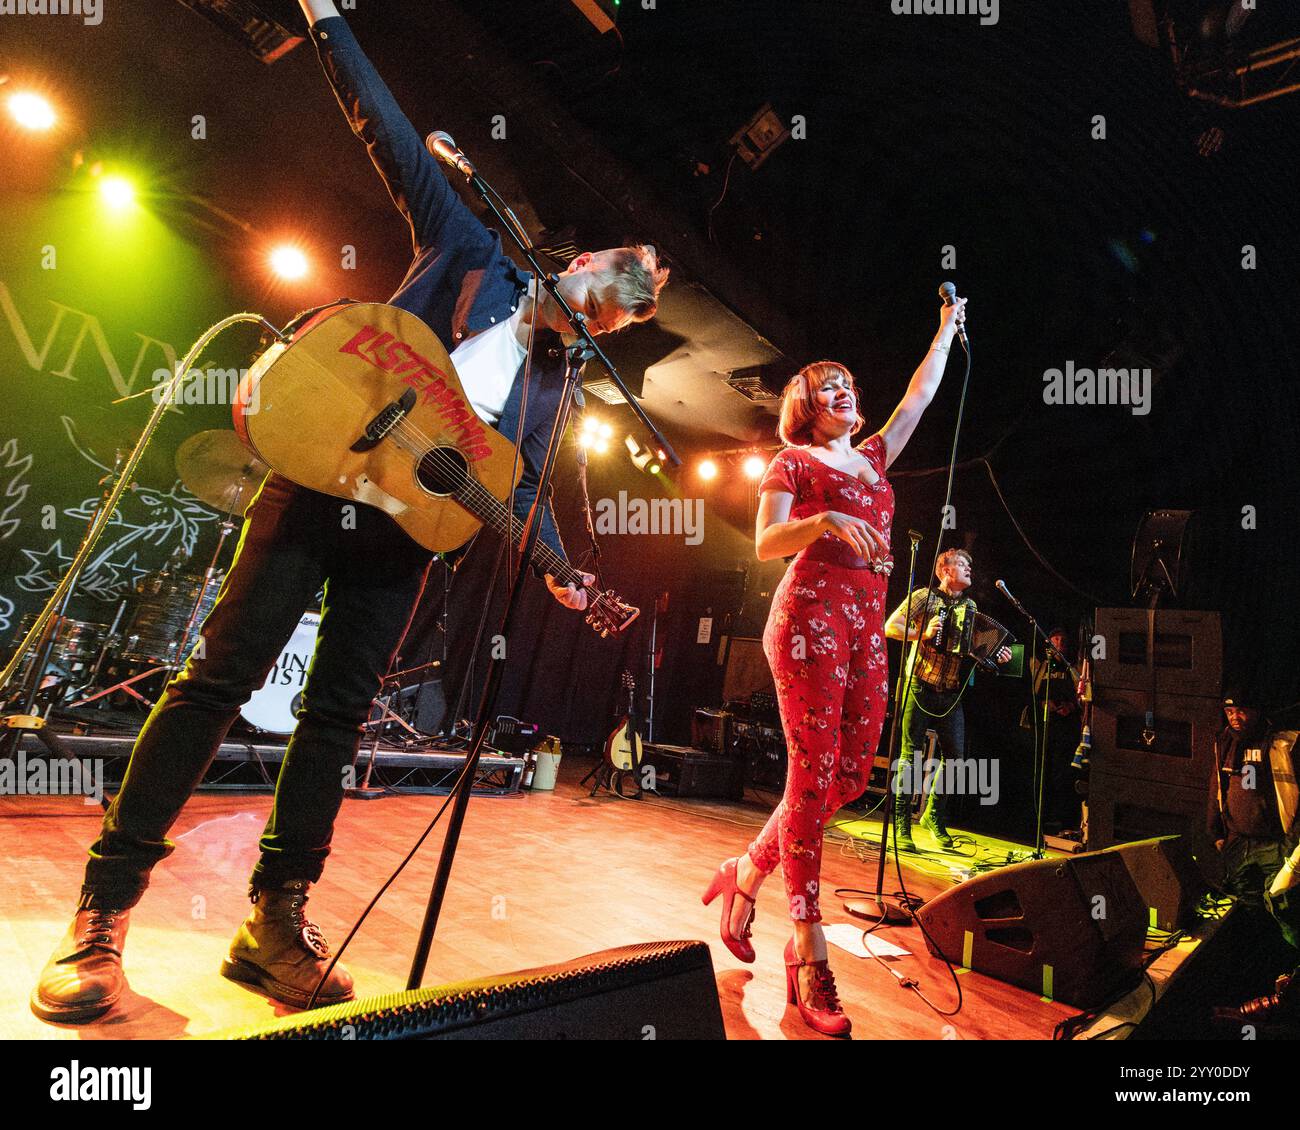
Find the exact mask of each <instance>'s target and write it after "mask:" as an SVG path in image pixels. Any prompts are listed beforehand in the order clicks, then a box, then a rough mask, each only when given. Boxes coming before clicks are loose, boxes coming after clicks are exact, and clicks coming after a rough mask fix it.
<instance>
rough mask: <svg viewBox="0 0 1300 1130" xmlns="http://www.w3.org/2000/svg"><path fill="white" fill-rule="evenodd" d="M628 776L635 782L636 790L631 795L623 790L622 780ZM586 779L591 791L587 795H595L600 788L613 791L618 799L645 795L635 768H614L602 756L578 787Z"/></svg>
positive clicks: (635, 798)
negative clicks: (589, 783)
mask: <svg viewBox="0 0 1300 1130" xmlns="http://www.w3.org/2000/svg"><path fill="white" fill-rule="evenodd" d="M628 777H631V778H632V779H633V780H634V781H635V782H636V792H634V793H633V794H632V795H631V796H629V795H628V794H627V793H625V792H624V791H623V782H624V781H626V780H627V778H628ZM593 778H594V780H593ZM588 781H591V792H589V793H588V794H587V795H588V796H595V795H596V793H598V792H599V791H600V790H601V789H604V790H605V791H606V792H609V793H613V794H614V795H615V796H616V797H618V798H619V799H620V800H640V799H641V798H642V797H643V796H644V795H645V789H643V788H642V787H641V778H640V776H639V774H637V772H636V771H635V770H632V769H615V768H614V766H612V765H611V764H610V763H609V762H608V761H606V760H605V758H603V757H602V758H601V759H600V763H599V764H598V765H597V766H596V767H595V768H594V769H592V771H591V772H590V773H588V774H587V775H586V776H585V777H583V779H582V780H581V781H579V782H578V787H579V788H581V787H582V786H583V785H585V784H586V783H587V782H588Z"/></svg>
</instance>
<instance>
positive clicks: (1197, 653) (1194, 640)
mask: <svg viewBox="0 0 1300 1130" xmlns="http://www.w3.org/2000/svg"><path fill="white" fill-rule="evenodd" d="M1151 616H1152V613H1150V612H1149V611H1148V610H1147V609H1145V608H1098V609H1097V619H1096V629H1095V632H1096V635H1098V636H1100V637H1101V639H1102V640H1103V641H1104V642H1105V644H1106V653H1105V656H1104V657H1102V658H1098V659H1095V660H1094V661H1093V683H1094V685H1095V686H1096V687H1097V688H1099V689H1106V690H1132V691H1146V692H1148V693H1150V691H1151V686H1152V675H1153V671H1152V667H1154V669H1155V670H1154V676H1155V691H1156V694H1157V695H1163V694H1180V695H1201V696H1204V697H1208V698H1215V699H1217V698H1218V696H1219V694H1220V693H1221V692H1222V690H1223V628H1222V625H1221V623H1220V619H1219V614H1218V613H1217V612H1191V611H1182V610H1177V609H1168V608H1165V609H1160V610H1158V611H1156V612H1155V613H1154V617H1155V619H1154V623H1153V622H1152V620H1151ZM1153 637H1154V638H1153Z"/></svg>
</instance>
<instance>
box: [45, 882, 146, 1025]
mask: <svg viewBox="0 0 1300 1130" xmlns="http://www.w3.org/2000/svg"><path fill="white" fill-rule="evenodd" d="M130 917H131V912H130V911H129V910H105V909H102V908H95V909H90V910H78V911H77V916H76V917H75V918H74V919H73V920H72V925H71V926H69V927H68V932H67V933H66V934H64V935H63V940H62V941H61V942H60V943H59V945H58V948H57V949H55V951H54V953H53V954H51V955H50V960H49V961H47V962H46V963H45V968H44V969H42V970H41V979H40V980H39V981H37V983H36V988H35V989H33V990H32V998H31V1004H32V1011H33V1012H34V1013H36V1015H37V1016H39V1017H40V1018H41V1019H42V1020H52V1021H54V1022H55V1023H56V1024H83V1023H85V1022H86V1021H87V1020H94V1019H95V1018H96V1017H99V1016H103V1015H104V1013H106V1012H107V1011H108V1010H109V1009H110V1008H112V1007H113V1005H115V1004H116V1003H117V999H118V997H120V996H121V995H122V990H123V989H124V988H126V975H125V974H124V973H123V972H122V947H123V946H124V945H126V928H127V925H128V924H129V922H130Z"/></svg>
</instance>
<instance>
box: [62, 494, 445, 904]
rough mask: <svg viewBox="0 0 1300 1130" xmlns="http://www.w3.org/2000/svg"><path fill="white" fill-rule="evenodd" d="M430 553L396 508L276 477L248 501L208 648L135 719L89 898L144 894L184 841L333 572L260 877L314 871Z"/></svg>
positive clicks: (119, 900)
mask: <svg viewBox="0 0 1300 1130" xmlns="http://www.w3.org/2000/svg"><path fill="white" fill-rule="evenodd" d="M431 560H432V555H431V554H430V553H429V551H428V550H427V549H424V548H422V547H421V546H419V545H417V544H416V543H415V542H414V541H412V540H411V539H410V538H409V537H407V536H406V534H404V533H403V532H402V531H401V529H399V528H398V526H397V524H396V523H395V522H393V520H392V519H391V518H389V517H388V516H387V515H386V514H383V513H381V512H380V511H378V510H375V509H373V508H371V507H369V506H364V505H361V504H350V503H345V502H344V501H343V500H341V499H337V498H330V497H328V496H326V495H322V494H317V493H315V492H313V491H308V490H304V489H302V488H300V487H297V486H294V485H293V484H292V483H290V482H288V481H287V480H286V479H283V478H281V477H280V476H278V475H272V476H271V477H270V478H269V479H268V480H267V481H266V483H265V484H264V485H263V487H262V490H261V492H260V493H259V494H258V496H257V499H256V500H255V501H254V502H253V504H252V506H251V507H250V508H249V510H248V515H247V518H246V520H245V522H244V529H243V533H242V535H241V537H240V539H239V547H238V549H237V550H236V553H235V561H234V564H233V565H232V566H231V569H230V572H229V574H228V575H227V577H226V580H225V583H224V584H223V585H222V587H221V593H220V595H219V596H218V598H217V602H216V605H215V606H214V607H213V609H212V611H211V613H210V614H209V615H208V617H207V619H206V620H205V621H204V624H203V629H202V636H201V641H202V646H201V648H200V649H196V651H195V654H193V655H192V656H191V658H190V659H189V661H188V662H187V663H186V665H185V668H184V670H183V671H182V672H181V673H180V674H178V675H177V676H176V678H175V679H173V680H172V681H171V682H170V683H169V684H168V686H167V688H166V690H165V691H164V692H163V694H162V696H161V698H160V699H159V700H158V704H157V705H156V706H155V707H154V709H153V712H152V713H151V714H150V715H149V719H148V721H147V722H146V723H145V725H144V728H143V729H142V730H141V731H140V737H139V739H138V740H137V741H136V744H135V749H134V750H133V752H132V754H131V761H130V764H129V765H128V766H127V770H126V776H125V778H124V779H123V781H122V788H121V790H120V791H119V792H118V794H117V796H116V797H115V798H114V800H113V803H112V805H111V807H110V808H109V810H108V812H107V813H106V814H105V816H104V825H103V829H102V831H101V833H100V837H99V839H98V840H96V841H95V843H94V844H93V845H92V847H91V849H90V861H89V863H88V864H87V866H86V877H85V883H84V885H83V887H82V900H81V905H82V906H106V907H107V906H112V907H129V906H133V905H135V903H136V902H138V901H139V899H140V896H141V895H142V894H143V893H144V890H145V888H146V887H147V886H148V885H149V873H150V870H151V869H152V868H153V865H154V864H155V863H157V862H158V861H159V860H160V859H165V858H166V857H167V856H168V855H170V854H171V853H172V851H173V850H175V845H174V844H172V843H171V842H169V841H168V840H167V839H166V835H167V832H168V830H169V829H170V828H171V826H172V824H173V823H174V822H175V820H176V817H177V816H178V815H179V814H180V811H181V808H182V807H183V806H184V804H185V802H186V800H188V799H189V796H190V794H191V793H192V792H193V791H194V789H195V787H196V786H197V785H198V783H199V782H200V781H201V780H202V779H203V774H204V772H205V771H206V770H207V768H208V766H209V765H210V764H211V762H212V759H213V758H214V757H215V756H216V752H217V750H218V748H219V747H220V745H221V742H222V740H223V739H224V738H225V736H226V732H227V731H228V730H229V728H230V726H231V724H232V723H233V722H234V720H235V718H236V717H237V716H238V714H239V709H240V707H241V706H243V704H244V703H245V702H247V701H248V699H249V698H250V697H251V695H252V694H253V692H254V691H256V690H257V689H258V688H259V687H261V685H262V684H263V683H264V682H265V680H266V677H267V674H268V673H269V672H270V670H271V668H272V667H273V666H274V665H275V662H276V660H277V659H278V658H279V656H280V652H281V650H282V649H283V647H284V645H285V643H286V642H287V641H288V639H289V637H290V636H291V635H292V634H293V632H294V629H295V628H296V627H297V625H298V621H299V620H300V619H301V617H302V614H303V612H304V611H307V610H308V609H309V608H310V607H311V606H312V605H313V604H314V600H315V597H316V594H317V593H318V592H319V591H320V588H321V585H322V584H324V585H325V605H324V608H323V611H322V615H321V624H320V634H319V636H318V638H317V642H316V652H315V654H314V655H313V657H312V661H311V666H310V668H309V671H308V675H307V682H306V684H305V686H304V688H303V696H302V705H301V707H300V708H299V711H298V726H297V728H296V729H295V731H294V734H293V737H292V738H291V739H290V741H289V745H288V748H287V749H286V750H285V755H284V761H283V763H282V764H281V766H280V776H279V779H278V780H277V782H276V787H275V805H274V807H273V809H272V811H271V818H270V820H269V821H268V822H267V825H266V829H265V831H264V832H263V834H262V839H261V852H262V854H261V859H260V860H259V861H258V863H257V866H256V868H255V869H254V871H253V884H254V885H255V886H264V887H269V886H277V885H279V884H280V883H282V882H284V881H285V880H287V879H307V880H308V881H311V882H315V881H316V880H317V879H319V878H320V874H321V871H322V870H323V868H324V866H325V857H326V856H327V855H329V850H330V838H331V836H332V833H333V828H334V819H335V817H336V816H337V815H338V810H339V806H340V805H341V804H342V802H343V789H344V779H343V777H344V771H345V768H346V767H347V766H349V765H351V764H352V762H353V760H354V759H355V757H356V751H357V747H358V745H359V743H360V738H361V728H362V725H363V724H364V723H365V721H366V719H367V717H368V716H369V712H370V704H371V702H372V700H373V699H374V697H375V694H376V693H377V692H378V690H379V686H380V683H381V681H382V679H383V676H384V673H385V672H386V671H387V670H388V667H389V664H390V663H391V662H392V659H393V656H394V655H395V654H396V651H397V648H398V645H399V644H400V643H401V640H402V636H403V635H404V634H405V631H406V627H407V625H408V624H409V622H410V618H411V613H412V610H413V608H414V606H415V602H416V600H417V598H418V597H419V595H420V590H421V588H422V586H423V584H424V578H425V575H426V574H427V572H428V569H429V563H430V561H431Z"/></svg>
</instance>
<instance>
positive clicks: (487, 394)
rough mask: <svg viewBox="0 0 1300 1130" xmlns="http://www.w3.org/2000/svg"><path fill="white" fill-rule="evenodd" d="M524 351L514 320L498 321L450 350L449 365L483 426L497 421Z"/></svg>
mask: <svg viewBox="0 0 1300 1130" xmlns="http://www.w3.org/2000/svg"><path fill="white" fill-rule="evenodd" d="M518 316H519V315H518V314H516V315H515V317H516V318H517V317H518ZM526 352H527V351H526V350H525V349H524V347H523V346H522V345H520V344H519V339H518V338H517V337H516V336H515V318H508V319H507V320H506V321H504V322H498V323H497V324H496V325H495V326H493V327H492V328H491V329H490V330H484V331H483V332H482V333H481V334H478V335H477V336H476V337H472V338H470V339H469V341H464V342H461V344H460V345H458V346H456V348H455V349H454V350H452V353H451V363H452V364H453V365H455V366H456V373H457V375H458V376H459V377H460V383H461V385H462V387H463V388H464V389H465V395H466V396H467V397H468V398H469V403H470V407H471V408H473V409H474V412H475V413H476V414H477V415H478V417H479V419H480V420H482V421H483V422H484V423H485V424H495V423H496V422H497V421H498V420H500V419H501V413H502V411H503V410H504V409H505V406H506V399H507V397H509V395H510V388H511V386H512V385H513V384H514V383H515V374H516V373H517V372H519V366H520V365H521V364H523V360H524V355H525V353H526Z"/></svg>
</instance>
